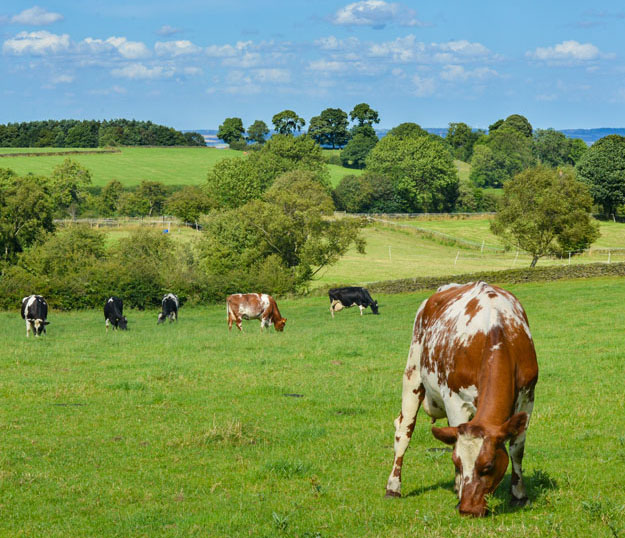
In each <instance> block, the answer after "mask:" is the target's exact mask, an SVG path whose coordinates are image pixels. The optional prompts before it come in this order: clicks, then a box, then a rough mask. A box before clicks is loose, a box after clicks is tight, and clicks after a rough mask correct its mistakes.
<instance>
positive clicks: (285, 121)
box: [271, 110, 306, 135]
mask: <svg viewBox="0 0 625 538" xmlns="http://www.w3.org/2000/svg"><path fill="white" fill-rule="evenodd" d="M271 122H272V123H273V126H274V127H275V129H276V131H277V132H278V133H280V134H283V135H292V134H293V133H294V132H295V131H298V132H299V131H301V130H302V127H304V125H306V121H305V120H304V118H300V117H299V116H298V115H297V114H296V113H295V112H293V111H292V110H283V111H282V112H278V113H277V114H276V115H274V117H273V118H271Z"/></svg>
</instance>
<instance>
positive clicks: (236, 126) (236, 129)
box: [217, 118, 245, 144]
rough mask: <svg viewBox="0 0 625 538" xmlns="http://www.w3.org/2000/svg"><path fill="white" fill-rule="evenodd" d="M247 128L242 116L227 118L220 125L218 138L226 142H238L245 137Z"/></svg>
mask: <svg viewBox="0 0 625 538" xmlns="http://www.w3.org/2000/svg"><path fill="white" fill-rule="evenodd" d="M244 133H245V129H244V128H243V121H242V120H241V118H226V119H225V120H224V122H223V123H222V124H221V125H220V126H219V130H218V131H217V138H220V139H221V140H223V141H224V142H225V143H226V144H230V143H231V142H236V141H238V140H242V139H243V134H244Z"/></svg>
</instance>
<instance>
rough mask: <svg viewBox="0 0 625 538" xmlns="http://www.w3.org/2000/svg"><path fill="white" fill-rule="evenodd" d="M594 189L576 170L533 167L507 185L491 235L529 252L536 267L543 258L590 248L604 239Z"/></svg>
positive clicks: (532, 265) (492, 224)
mask: <svg viewBox="0 0 625 538" xmlns="http://www.w3.org/2000/svg"><path fill="white" fill-rule="evenodd" d="M591 210H592V198H591V196H590V194H589V192H588V188H587V187H586V186H585V185H584V184H583V183H581V182H579V181H577V180H576V179H575V175H574V173H573V171H572V169H559V170H556V169H553V168H548V167H545V166H538V167H535V168H529V169H527V170H525V171H523V172H521V173H519V174H518V175H516V176H515V177H514V178H513V179H512V180H510V181H508V182H507V183H506V184H505V185H504V192H503V197H502V199H501V202H500V204H499V208H498V210H497V214H496V216H495V219H494V220H493V221H492V223H491V230H492V232H493V233H494V234H496V235H498V236H500V237H501V238H502V239H503V240H504V242H505V243H506V245H508V246H511V247H514V248H518V249H521V250H524V251H526V252H529V253H530V255H531V256H532V262H531V265H530V267H534V266H535V265H536V262H538V260H539V259H540V258H542V257H543V256H548V255H553V256H564V255H565V254H566V253H567V252H575V251H580V250H584V249H586V248H588V247H589V246H590V245H591V244H592V242H593V241H595V240H596V239H597V238H598V237H599V226H598V224H597V223H596V222H594V221H593V220H592V216H591Z"/></svg>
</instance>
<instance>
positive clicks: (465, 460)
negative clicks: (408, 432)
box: [432, 413, 527, 517]
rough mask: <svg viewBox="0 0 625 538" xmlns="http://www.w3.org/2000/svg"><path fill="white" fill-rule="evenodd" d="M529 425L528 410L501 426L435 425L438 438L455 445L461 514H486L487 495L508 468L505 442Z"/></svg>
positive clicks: (434, 430) (433, 429) (434, 431)
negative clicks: (439, 426) (442, 426)
mask: <svg viewBox="0 0 625 538" xmlns="http://www.w3.org/2000/svg"><path fill="white" fill-rule="evenodd" d="M526 426H527V413H517V414H516V415H513V416H512V417H510V419H509V420H508V421H506V422H505V423H504V424H502V425H501V426H488V427H484V426H479V425H473V424H470V423H468V422H465V423H464V424H460V426H458V427H454V426H448V427H447V428H432V433H433V434H434V437H436V438H437V439H438V440H439V441H442V442H443V443H446V444H448V445H453V446H454V451H453V454H452V459H453V462H454V465H455V466H456V472H457V477H458V482H457V486H458V496H459V497H460V503H459V506H458V508H459V510H460V513H461V514H464V515H470V516H475V517H481V516H485V515H486V512H487V510H486V495H488V494H489V493H492V492H493V491H495V489H497V486H498V485H499V483H500V482H501V479H502V478H503V476H504V474H505V473H506V469H507V468H508V452H507V451H506V447H505V444H504V443H505V442H506V441H507V440H508V439H510V438H512V437H516V436H517V435H520V434H521V433H523V432H524V431H525V428H526Z"/></svg>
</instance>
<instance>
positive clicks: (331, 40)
mask: <svg viewBox="0 0 625 538" xmlns="http://www.w3.org/2000/svg"><path fill="white" fill-rule="evenodd" d="M315 45H316V46H317V47H319V48H320V49H321V50H330V51H338V50H351V49H354V48H357V47H359V46H360V41H359V40H358V38H356V37H349V38H347V39H337V38H336V37H334V36H333V35H331V36H328V37H321V38H319V39H317V40H315Z"/></svg>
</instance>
